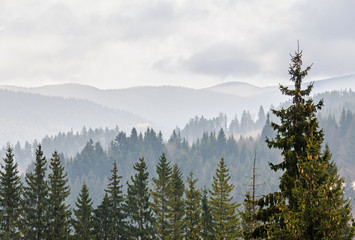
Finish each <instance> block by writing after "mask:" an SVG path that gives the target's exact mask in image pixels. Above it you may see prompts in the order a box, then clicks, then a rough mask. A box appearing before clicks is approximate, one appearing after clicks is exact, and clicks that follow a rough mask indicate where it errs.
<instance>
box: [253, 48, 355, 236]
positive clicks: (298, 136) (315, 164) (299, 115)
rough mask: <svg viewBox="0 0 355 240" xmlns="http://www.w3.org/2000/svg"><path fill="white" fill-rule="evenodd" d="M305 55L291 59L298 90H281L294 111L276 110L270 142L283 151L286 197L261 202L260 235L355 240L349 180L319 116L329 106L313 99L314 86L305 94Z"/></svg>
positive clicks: (274, 196)
mask: <svg viewBox="0 0 355 240" xmlns="http://www.w3.org/2000/svg"><path fill="white" fill-rule="evenodd" d="M301 66H302V52H301V51H299V50H298V51H297V52H295V54H294V55H293V56H291V65H290V68H289V74H290V79H291V81H293V82H294V89H290V88H288V87H284V86H280V90H281V92H282V93H283V94H286V95H288V96H290V97H292V100H293V103H292V105H291V106H289V107H288V108H286V109H284V108H282V109H281V110H273V113H274V114H275V115H276V116H277V117H279V118H280V123H279V124H277V123H272V124H271V126H272V128H273V129H274V130H276V137H275V138H274V139H272V140H270V139H267V144H268V146H269V147H270V148H277V149H280V150H281V152H282V155H283V157H284V160H283V161H282V162H281V163H279V164H270V166H271V169H272V170H274V171H279V170H281V171H284V173H283V175H282V176H281V178H280V192H277V193H271V194H269V195H266V196H264V197H263V198H262V199H260V200H259V205H260V207H262V208H261V209H260V210H259V212H258V218H259V219H260V220H262V221H264V222H265V224H264V226H262V227H260V228H258V229H257V231H256V232H255V233H256V235H259V236H260V235H261V236H263V237H269V238H271V239H281V238H282V239H286V238H291V239H342V238H345V239H351V238H352V237H353V236H354V230H353V227H352V226H350V224H349V221H350V219H351V215H350V212H351V209H350V204H349V202H348V201H346V200H345V199H344V196H343V189H342V184H343V179H341V178H339V176H338V174H337V169H336V167H335V165H334V163H333V162H331V161H330V157H331V154H330V152H329V150H328V148H327V147H326V148H325V150H324V151H322V143H323V140H324V134H323V131H322V130H320V129H319V127H318V119H317V116H316V112H317V111H318V110H320V109H321V107H322V106H323V101H322V100H321V101H320V102H319V103H317V104H315V103H314V102H313V100H312V99H311V98H310V97H309V95H310V93H311V90H312V88H313V83H311V84H309V85H308V86H307V88H306V89H304V90H303V89H302V81H303V79H304V77H306V76H307V74H308V71H309V70H310V68H311V66H309V67H306V68H305V69H304V70H302V68H301Z"/></svg>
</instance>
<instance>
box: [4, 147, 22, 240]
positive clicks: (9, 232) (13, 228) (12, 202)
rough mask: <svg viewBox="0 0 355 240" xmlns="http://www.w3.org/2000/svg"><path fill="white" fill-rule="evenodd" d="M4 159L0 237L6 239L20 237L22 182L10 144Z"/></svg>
mask: <svg viewBox="0 0 355 240" xmlns="http://www.w3.org/2000/svg"><path fill="white" fill-rule="evenodd" d="M3 160H4V165H3V164H1V171H0V211H1V215H2V216H1V217H0V219H1V222H0V237H1V239H4V240H10V239H19V238H20V230H19V229H20V222H19V220H20V213H21V193H22V184H21V179H20V176H19V171H18V170H17V163H15V161H14V155H13V153H12V148H11V147H10V146H8V148H7V152H6V157H5V158H4V159H3Z"/></svg>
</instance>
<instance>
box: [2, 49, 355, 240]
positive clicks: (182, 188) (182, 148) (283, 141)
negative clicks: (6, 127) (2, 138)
mask: <svg viewBox="0 0 355 240" xmlns="http://www.w3.org/2000/svg"><path fill="white" fill-rule="evenodd" d="M301 57H302V52H296V53H295V54H294V55H293V56H292V59H291V65H290V69H289V73H290V77H291V81H293V82H294V88H292V89H291V88H289V87H284V86H280V90H281V93H282V94H285V95H287V96H290V97H291V101H290V102H288V103H286V104H285V105H284V106H281V107H280V108H278V109H271V112H269V113H268V114H265V113H264V110H263V109H262V108H260V111H259V116H258V117H259V121H257V122H254V123H253V121H252V120H251V118H250V116H248V112H247V111H245V112H244V113H243V115H242V118H241V121H240V123H239V122H238V119H237V118H235V119H233V120H232V121H231V124H230V125H229V127H227V119H226V117H225V116H223V114H221V115H220V116H219V117H218V118H216V119H212V120H207V119H204V118H195V119H192V120H191V121H190V122H189V123H188V124H187V125H186V126H185V128H184V129H182V130H179V129H176V130H175V131H174V132H173V133H172V135H171V137H170V139H169V140H168V141H167V142H166V143H165V142H164V140H163V136H162V133H161V132H155V131H154V130H153V129H150V128H148V129H147V130H146V132H144V133H138V132H137V130H136V129H135V128H133V129H132V131H131V133H130V135H129V136H127V135H126V133H124V132H122V131H119V129H118V128H116V129H112V130H109V129H105V130H102V129H101V130H99V129H98V130H95V131H93V130H91V129H90V130H89V131H87V130H86V129H84V130H83V131H82V133H81V134H73V133H72V132H71V133H68V134H61V135H58V136H56V137H53V138H49V137H48V138H45V139H43V141H42V144H43V146H42V144H41V143H39V144H38V143H34V144H33V145H31V144H28V143H27V144H25V146H24V147H21V146H20V144H17V145H15V147H14V149H13V148H12V147H11V146H8V147H7V148H6V150H5V152H6V155H5V157H4V158H3V162H2V165H1V169H0V222H1V224H0V235H1V239H221V240H222V239H287V238H289V239H352V238H353V237H354V235H355V225H354V219H353V217H352V214H351V211H352V208H351V198H353V196H354V191H353V189H352V188H351V187H352V185H351V184H352V181H353V180H352V179H354V178H355V177H354V176H352V175H351V174H352V173H351V170H350V169H351V167H352V166H353V163H352V162H353V161H352V156H351V155H352V154H351V152H352V151H351V150H352V149H351V146H352V142H351V140H350V139H353V138H352V137H353V136H354V134H353V133H352V131H353V130H354V129H355V127H354V126H353V125H354V124H355V121H353V114H352V113H351V112H350V111H349V110H345V109H342V110H340V111H339V110H338V112H337V115H335V114H329V115H327V117H322V116H320V115H319V114H318V115H317V113H318V112H319V111H320V110H321V109H322V108H323V105H324V104H326V102H325V101H323V98H322V96H321V97H320V98H318V97H315V98H314V100H313V98H310V97H309V95H310V93H311V90H312V87H313V85H312V83H310V84H309V85H308V86H307V87H306V88H305V89H302V87H301V84H302V80H303V78H304V77H306V76H307V73H308V71H309V70H310V67H306V68H305V69H301V65H302V61H301ZM346 94H348V97H349V96H350V97H352V93H351V92H349V93H346ZM338 95H344V94H343V93H342V94H339V93H338ZM330 96H332V97H334V96H337V94H336V93H331V95H330ZM249 115H250V114H249ZM337 118H339V120H337ZM203 124H206V125H208V126H209V129H208V130H207V131H210V132H206V131H204V129H206V128H201V129H202V130H201V129H199V128H198V126H201V125H203ZM194 125H196V126H194ZM260 126H263V128H262V131H261V134H260V135H259V136H258V137H252V136H249V137H246V136H244V137H243V135H242V134H243V133H246V132H251V131H253V130H255V129H257V128H260ZM322 127H324V129H325V130H324V131H323V129H322ZM201 133H202V136H201V137H197V136H198V134H201ZM238 134H240V137H239V139H238V140H235V137H234V135H238ZM84 136H85V137H84ZM87 138H89V139H90V140H89V141H87V142H86V141H85V139H87ZM95 138H96V139H95ZM79 139H80V141H79ZM92 139H94V140H96V141H95V142H94V141H93V140H92ZM110 139H113V140H110ZM339 139H341V140H339ZM85 142H86V143H85ZM100 142H101V143H100ZM191 142H192V144H191ZM61 143H62V144H61ZM64 143H65V144H64ZM83 143H84V145H85V146H84V147H83V149H82V150H81V151H80V152H79V153H77V154H75V155H74V151H72V150H71V149H72V148H71V149H67V150H65V151H66V152H67V156H65V155H64V154H63V153H61V152H62V151H63V152H64V146H70V145H72V147H77V148H79V146H81V145H82V144H83ZM75 144H76V145H75ZM102 145H104V146H105V147H103V146H102ZM33 149H35V151H33ZM53 149H54V150H53ZM332 149H338V151H336V152H333V153H332V152H331V150H332ZM33 152H34V158H35V161H34V162H33V164H32V165H31V166H30V167H29V168H28V169H27V170H26V173H25V174H22V175H21V174H20V172H19V163H21V161H15V156H16V155H17V154H19V155H21V154H22V155H23V156H22V157H23V159H24V158H27V157H29V156H32V153H33ZM49 154H50V155H51V157H49V158H48V157H46V156H48V155H49ZM332 154H333V155H332ZM73 155H74V156H73ZM332 159H334V161H333V160H332ZM339 173H341V175H342V176H346V178H347V179H344V178H342V177H340V175H339ZM185 177H186V178H185ZM243 185H244V187H243Z"/></svg>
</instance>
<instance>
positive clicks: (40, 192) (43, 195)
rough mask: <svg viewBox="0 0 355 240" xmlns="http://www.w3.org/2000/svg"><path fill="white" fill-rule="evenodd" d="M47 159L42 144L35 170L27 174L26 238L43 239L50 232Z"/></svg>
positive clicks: (24, 221) (25, 188)
mask: <svg viewBox="0 0 355 240" xmlns="http://www.w3.org/2000/svg"><path fill="white" fill-rule="evenodd" d="M46 164H47V160H46V158H45V157H44V156H43V152H42V148H41V145H38V148H37V150H36V161H35V166H34V170H33V172H30V173H27V174H26V178H25V181H26V186H25V187H24V193H23V208H24V209H23V211H22V218H23V223H22V227H23V236H24V239H29V240H42V239H44V238H45V237H46V233H48V227H49V226H48V225H49V224H48V213H47V211H48V206H49V201H48V185H47V181H46V176H45V175H46Z"/></svg>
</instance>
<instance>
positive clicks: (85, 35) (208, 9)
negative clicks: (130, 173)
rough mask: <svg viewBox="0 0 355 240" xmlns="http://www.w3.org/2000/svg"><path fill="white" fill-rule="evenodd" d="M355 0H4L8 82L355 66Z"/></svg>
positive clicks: (210, 76)
mask: <svg viewBox="0 0 355 240" xmlns="http://www.w3.org/2000/svg"><path fill="white" fill-rule="evenodd" d="M354 9H355V1H353V0H339V1H334V0H312V1H311V0H309V1H305V0H298V1H296V0H169V1H164V0H149V1H147V0H129V1H127V0H101V1H93V0H60V1H59V0H0V84H8V85H17V86H25V87H33V86H41V85H46V84H61V83H79V84H85V85H91V86H94V87H97V88H100V89H112V88H128V87H134V86H147V85H153V86H161V85H173V86H184V87H192V88H204V87H209V86H212V85H216V84H220V83H224V82H229V81H241V82H248V83H251V84H254V85H256V86H270V85H277V84H278V83H282V84H285V83H289V81H288V79H289V77H288V73H287V70H288V66H289V63H290V55H289V54H290V53H294V51H295V50H297V40H299V41H300V49H302V50H303V63H304V64H305V65H308V64H311V63H313V67H312V70H311V72H310V75H309V78H308V79H309V80H317V79H324V78H331V77H339V76H344V75H349V74H355V64H354V63H355V25H354V22H355V14H353V11H354Z"/></svg>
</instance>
